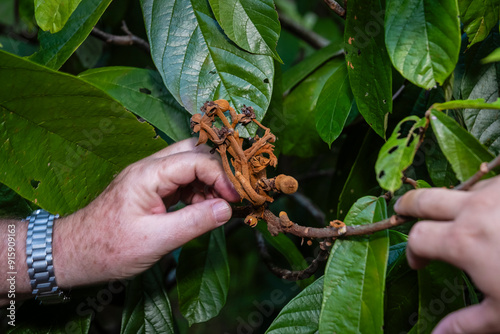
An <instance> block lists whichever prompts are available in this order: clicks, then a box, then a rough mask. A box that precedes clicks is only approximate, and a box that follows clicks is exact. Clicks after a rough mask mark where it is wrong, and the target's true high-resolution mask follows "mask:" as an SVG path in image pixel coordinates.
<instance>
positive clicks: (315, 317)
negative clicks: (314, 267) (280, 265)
mask: <svg viewBox="0 0 500 334" xmlns="http://www.w3.org/2000/svg"><path fill="white" fill-rule="evenodd" d="M322 296H323V277H320V278H318V279H317V280H316V281H315V282H314V283H313V284H311V285H310V286H308V287H307V288H305V289H304V290H303V291H302V292H300V293H299V294H298V295H297V296H296V297H295V298H293V299H292V300H291V301H290V302H289V303H288V304H287V305H285V307H283V309H282V310H281V312H280V313H279V314H278V316H277V317H276V319H274V321H273V323H272V324H271V326H269V328H268V330H267V331H266V334H290V333H294V334H316V333H318V322H319V315H320V312H321V298H322Z"/></svg>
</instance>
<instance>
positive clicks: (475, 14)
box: [458, 0, 500, 46]
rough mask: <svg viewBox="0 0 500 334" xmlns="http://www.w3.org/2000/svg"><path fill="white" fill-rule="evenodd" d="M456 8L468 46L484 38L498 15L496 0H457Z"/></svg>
mask: <svg viewBox="0 0 500 334" xmlns="http://www.w3.org/2000/svg"><path fill="white" fill-rule="evenodd" d="M458 8H459V9H460V20H461V21H462V23H463V25H464V28H463V29H464V32H465V33H466V34H467V36H468V37H469V46H471V45H473V44H475V43H477V42H481V41H482V40H484V39H485V38H486V37H487V36H488V34H489V33H490V30H491V29H492V28H493V27H494V26H495V25H496V24H497V23H498V19H499V17H500V3H499V2H498V0H482V1H474V0H458Z"/></svg>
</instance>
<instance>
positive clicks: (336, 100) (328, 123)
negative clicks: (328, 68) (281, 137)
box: [314, 65, 353, 147]
mask: <svg viewBox="0 0 500 334" xmlns="http://www.w3.org/2000/svg"><path fill="white" fill-rule="evenodd" d="M352 100H353V96H352V92H351V87H350V85H349V75H348V73H347V68H346V67H345V66H342V65H341V66H340V67H339V68H338V70H336V71H335V72H334V73H333V74H332V75H331V76H330V78H328V80H327V81H326V83H325V85H324V86H323V89H322V90H321V93H320V95H319V97H318V103H317V104H316V111H315V112H314V113H315V119H316V129H317V130H318V133H319V135H320V136H321V139H323V140H324V141H325V142H326V143H327V144H328V145H330V147H331V145H332V143H333V141H334V140H335V139H337V137H338V136H340V134H341V133H342V130H343V129H344V124H345V122H346V120H347V117H348V116H349V112H350V111H351V105H352Z"/></svg>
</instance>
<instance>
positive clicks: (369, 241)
mask: <svg viewBox="0 0 500 334" xmlns="http://www.w3.org/2000/svg"><path fill="white" fill-rule="evenodd" d="M386 217H387V209H386V205H385V200H384V199H383V198H379V199H377V198H375V197H363V198H361V199H359V200H358V201H357V202H356V203H355V204H354V205H353V207H352V208H351V210H350V211H349V213H348V214H347V217H346V219H345V223H346V224H347V225H359V224H367V223H371V222H375V221H379V220H381V219H384V218H386ZM388 251H389V238H388V232H387V231H381V232H377V233H375V234H373V235H371V236H367V237H358V238H351V239H347V240H337V241H336V242H335V243H334V245H333V247H332V250H331V253H330V258H329V259H328V264H327V266H326V270H325V284H324V288H323V302H322V311H321V315H320V321H319V331H320V333H382V332H383V324H384V288H385V275H386V265H387V257H388Z"/></svg>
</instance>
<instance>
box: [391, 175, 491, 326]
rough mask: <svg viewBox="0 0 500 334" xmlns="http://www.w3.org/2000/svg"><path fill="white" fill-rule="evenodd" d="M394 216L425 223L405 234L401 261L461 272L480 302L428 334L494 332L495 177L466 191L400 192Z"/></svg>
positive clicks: (450, 317)
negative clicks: (478, 292)
mask: <svg viewBox="0 0 500 334" xmlns="http://www.w3.org/2000/svg"><path fill="white" fill-rule="evenodd" d="M394 209H395V211H396V212H397V213H399V214H401V215H408V216H413V217H419V218H424V219H428V220H425V221H420V222H418V223H417V224H415V225H414V226H413V228H412V230H411V232H410V234H409V238H408V247H407V258H408V262H409V264H410V266H411V267H412V268H414V269H420V268H423V267H425V266H426V265H427V263H428V262H429V260H433V259H435V260H442V261H446V262H449V263H451V264H453V265H455V266H456V267H458V268H460V269H463V270H465V271H466V272H467V273H468V274H469V275H470V277H471V278H472V280H473V281H474V283H475V284H476V286H477V287H478V288H479V289H480V290H481V291H482V292H483V293H484V295H485V298H484V300H483V301H482V302H481V303H480V304H479V305H473V306H470V307H467V308H464V309H462V310H459V311H456V312H454V313H452V314H450V315H448V316H446V317H445V318H444V319H443V320H442V321H441V322H440V323H439V324H438V326H437V327H436V328H435V329H434V332H433V333H439V334H444V333H453V334H456V333H498V332H500V316H499V315H500V284H499V277H500V261H499V259H500V177H495V178H493V179H490V180H485V181H482V182H480V183H478V184H476V185H475V186H474V187H473V188H472V189H471V190H470V191H468V192H464V191H457V190H447V189H439V188H433V189H419V190H413V191H410V192H408V193H406V194H405V195H404V196H403V197H401V199H400V200H399V201H398V202H397V203H396V205H395V207H394Z"/></svg>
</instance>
